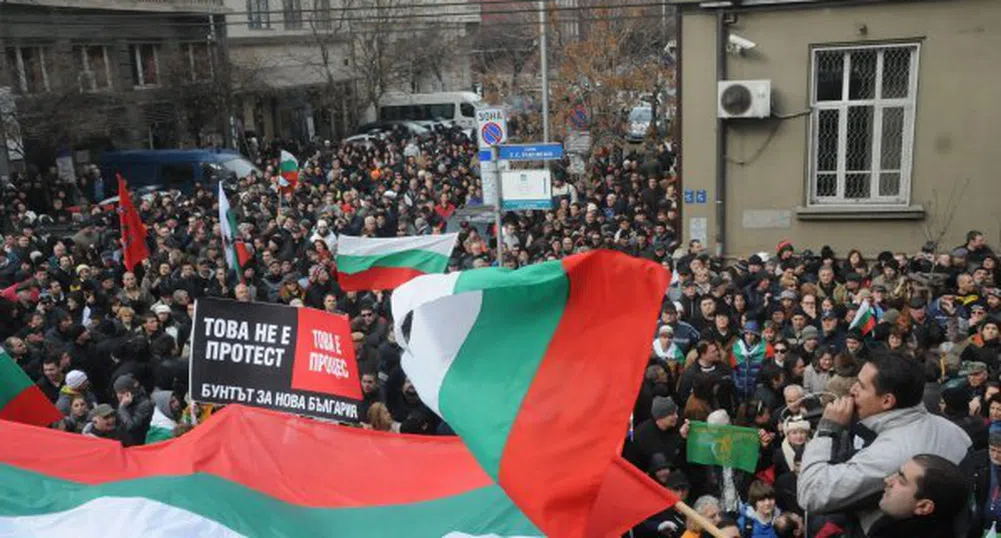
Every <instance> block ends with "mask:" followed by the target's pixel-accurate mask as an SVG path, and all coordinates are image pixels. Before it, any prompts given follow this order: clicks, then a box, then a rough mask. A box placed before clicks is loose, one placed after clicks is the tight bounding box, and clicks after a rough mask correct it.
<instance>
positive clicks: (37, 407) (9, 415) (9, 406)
mask: <svg viewBox="0 0 1001 538" xmlns="http://www.w3.org/2000/svg"><path fill="white" fill-rule="evenodd" d="M61 418H63V415H62V413H60V412H59V410H58V409H56V406H54V405H52V402H50V401H49V399H48V398H46V397H45V393H43V392H42V389H40V388H38V386H37V385H35V384H34V383H32V382H31V378H30V377H28V374H26V373H24V370H22V369H21V367H20V366H18V365H17V363H16V362H14V359H12V358H11V357H10V355H8V354H7V352H6V351H4V350H3V349H0V420H12V421H14V422H22V423H24V424H33V425H35V426H48V425H49V424H52V423H53V422H55V421H57V420H59V419H61ZM0 536H3V534H2V533H0Z"/></svg>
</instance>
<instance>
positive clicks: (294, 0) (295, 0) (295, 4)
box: [282, 0, 302, 30]
mask: <svg viewBox="0 0 1001 538" xmlns="http://www.w3.org/2000/svg"><path fill="white" fill-rule="evenodd" d="M282 15H283V16H284V17H285V29H286V30H299V29H301V28H302V0H283V2H282Z"/></svg>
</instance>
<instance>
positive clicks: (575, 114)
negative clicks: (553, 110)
mask: <svg viewBox="0 0 1001 538" xmlns="http://www.w3.org/2000/svg"><path fill="white" fill-rule="evenodd" d="M569 119H570V124H571V125H572V126H573V127H574V128H576V129H586V128H587V124H588V123H590V118H588V114H587V109H586V108H584V105H577V106H575V107H573V110H571V111H570V118H569Z"/></svg>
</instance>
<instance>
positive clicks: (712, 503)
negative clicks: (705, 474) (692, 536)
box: [685, 495, 722, 533]
mask: <svg viewBox="0 0 1001 538" xmlns="http://www.w3.org/2000/svg"><path fill="white" fill-rule="evenodd" d="M692 509H693V510H695V511H696V512H698V513H699V514H700V515H701V516H702V517H704V518H706V519H707V520H708V521H709V522H710V523H712V524H713V525H718V524H719V522H720V517H721V512H722V509H721V508H720V504H719V499H717V498H716V497H713V496H712V495H703V496H701V497H699V498H698V499H696V500H695V504H694V505H692ZM685 528H686V529H688V530H690V531H692V532H694V533H699V532H702V527H701V526H699V524H698V523H696V522H695V520H694V519H692V518H688V519H687V520H686V521H685Z"/></svg>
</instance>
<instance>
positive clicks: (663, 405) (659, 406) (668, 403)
mask: <svg viewBox="0 0 1001 538" xmlns="http://www.w3.org/2000/svg"><path fill="white" fill-rule="evenodd" d="M677 412H678V404H676V403H674V400H672V399H671V397H670V396H655V397H654V399H653V405H651V406H650V416H652V417H653V419H654V420H660V419H662V418H664V417H669V416H671V415H673V414H675V413H677Z"/></svg>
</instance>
